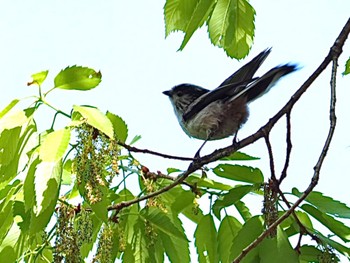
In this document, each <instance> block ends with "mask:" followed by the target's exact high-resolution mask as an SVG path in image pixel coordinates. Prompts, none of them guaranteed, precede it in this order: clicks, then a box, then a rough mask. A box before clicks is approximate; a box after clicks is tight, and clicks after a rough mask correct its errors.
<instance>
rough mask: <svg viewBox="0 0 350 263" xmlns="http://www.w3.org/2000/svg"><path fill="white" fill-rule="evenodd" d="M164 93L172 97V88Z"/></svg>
mask: <svg viewBox="0 0 350 263" xmlns="http://www.w3.org/2000/svg"><path fill="white" fill-rule="evenodd" d="M163 94H164V95H167V96H169V97H170V96H171V90H166V91H163Z"/></svg>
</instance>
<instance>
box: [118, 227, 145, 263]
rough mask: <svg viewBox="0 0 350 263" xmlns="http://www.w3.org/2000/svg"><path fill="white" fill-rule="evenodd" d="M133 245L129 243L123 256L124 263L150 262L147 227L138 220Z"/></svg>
mask: <svg viewBox="0 0 350 263" xmlns="http://www.w3.org/2000/svg"><path fill="white" fill-rule="evenodd" d="M134 230H135V231H134V233H133V238H132V243H128V244H127V246H126V249H125V251H124V254H123V262H130V263H133V262H140V263H141V262H149V254H148V247H147V240H146V238H145V225H144V223H143V222H142V221H141V220H138V221H137V223H136V224H135V226H134Z"/></svg>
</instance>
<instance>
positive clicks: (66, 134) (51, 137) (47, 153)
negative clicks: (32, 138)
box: [39, 129, 70, 162]
mask: <svg viewBox="0 0 350 263" xmlns="http://www.w3.org/2000/svg"><path fill="white" fill-rule="evenodd" d="M69 140H70V130H69V129H61V130H57V131H53V132H51V133H49V134H47V135H46V137H45V140H44V141H43V142H42V144H41V146H40V150H39V157H40V159H41V160H42V161H44V162H57V161H59V160H61V159H62V157H63V155H64V154H65V152H66V150H67V148H68V144H69Z"/></svg>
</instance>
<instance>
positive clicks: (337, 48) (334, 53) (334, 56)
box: [233, 19, 350, 263]
mask: <svg viewBox="0 0 350 263" xmlns="http://www.w3.org/2000/svg"><path fill="white" fill-rule="evenodd" d="M349 33H350V19H349V20H348V21H347V23H346V24H345V26H344V28H343V30H342V31H341V33H340V35H339V36H338V38H337V40H336V41H335V43H334V45H333V46H332V48H331V49H330V52H329V54H328V55H327V57H326V58H325V59H324V61H323V62H322V63H321V65H320V66H319V67H318V68H317V69H316V71H315V72H314V73H313V74H312V75H311V76H310V77H309V79H308V80H307V81H306V82H305V83H304V84H303V85H302V86H301V88H300V89H299V90H298V91H297V92H296V93H295V94H294V96H293V97H292V99H291V100H290V101H289V102H288V103H287V105H286V106H285V107H283V108H282V110H281V111H279V112H278V113H277V114H276V115H275V117H276V118H278V116H279V115H280V114H282V113H283V111H284V110H287V109H288V108H289V109H291V107H292V106H293V105H294V104H295V102H296V101H297V100H298V99H299V98H300V96H301V95H302V94H303V93H304V92H305V91H306V89H307V88H308V87H309V86H310V85H311V83H312V82H313V81H314V80H315V79H316V78H317V77H318V76H319V75H320V74H321V72H322V71H323V70H324V69H325V68H326V67H327V66H328V64H329V63H330V62H331V61H333V68H332V76H331V100H330V111H329V112H330V127H329V131H328V135H327V138H326V141H325V144H324V146H323V149H322V151H321V154H320V156H319V159H318V161H317V163H316V165H315V167H314V175H313V176H312V179H311V183H310V185H309V186H308V187H307V189H306V190H305V191H304V193H303V194H302V196H301V197H300V198H299V199H298V200H297V201H296V202H295V203H294V205H292V206H291V207H290V209H289V210H288V211H287V212H286V213H285V214H283V215H282V216H281V217H280V218H279V219H278V220H276V222H274V223H273V224H272V225H271V226H269V227H268V228H267V229H266V230H265V231H264V232H263V233H262V234H261V235H260V236H259V237H258V238H257V239H256V240H255V241H254V242H252V243H251V244H250V245H249V246H248V247H246V248H245V249H244V250H243V251H242V253H241V254H240V255H239V256H238V257H236V259H235V260H234V261H233V262H234V263H238V262H240V261H241V260H242V259H243V258H244V257H245V256H246V255H247V254H248V253H249V252H250V251H251V250H252V249H253V248H255V247H256V246H257V245H258V244H259V243H260V242H261V241H262V240H263V239H264V238H266V237H267V236H268V235H269V233H270V232H271V231H273V230H274V229H275V228H276V227H277V226H278V225H279V224H280V223H282V222H283V221H284V220H285V219H286V218H287V217H288V216H289V215H290V214H292V213H293V212H294V210H295V208H297V207H298V206H299V205H300V204H301V203H302V202H303V201H304V200H305V198H306V197H307V196H308V195H309V194H310V193H311V191H312V190H313V189H314V187H315V186H316V185H317V182H318V180H319V175H320V170H321V167H322V164H323V161H324V159H325V158H326V155H327V152H328V149H329V146H330V143H331V141H332V137H333V134H334V130H335V125H336V115H335V103H336V89H335V87H336V85H335V84H336V72H337V61H338V57H339V56H340V54H341V52H342V47H343V45H344V43H345V40H346V38H347V36H348V35H349ZM275 117H274V118H275ZM274 118H272V119H274ZM272 119H271V120H272ZM271 120H270V121H271ZM270 121H269V122H270ZM272 125H273V124H272ZM248 138H249V137H248Z"/></svg>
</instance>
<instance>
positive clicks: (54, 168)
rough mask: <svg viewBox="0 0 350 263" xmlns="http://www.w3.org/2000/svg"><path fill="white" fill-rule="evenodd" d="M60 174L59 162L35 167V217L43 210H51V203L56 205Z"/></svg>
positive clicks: (44, 163) (60, 166)
mask: <svg viewBox="0 0 350 263" xmlns="http://www.w3.org/2000/svg"><path fill="white" fill-rule="evenodd" d="M61 174H62V163H61V161H58V162H41V163H39V164H38V165H37V166H36V172H35V194H36V205H37V210H36V212H35V214H36V215H37V216H38V215H40V214H41V213H42V212H43V211H44V210H46V209H51V208H52V203H55V204H56V201H57V198H58V192H59V188H60V180H61ZM52 212H53V211H52Z"/></svg>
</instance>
